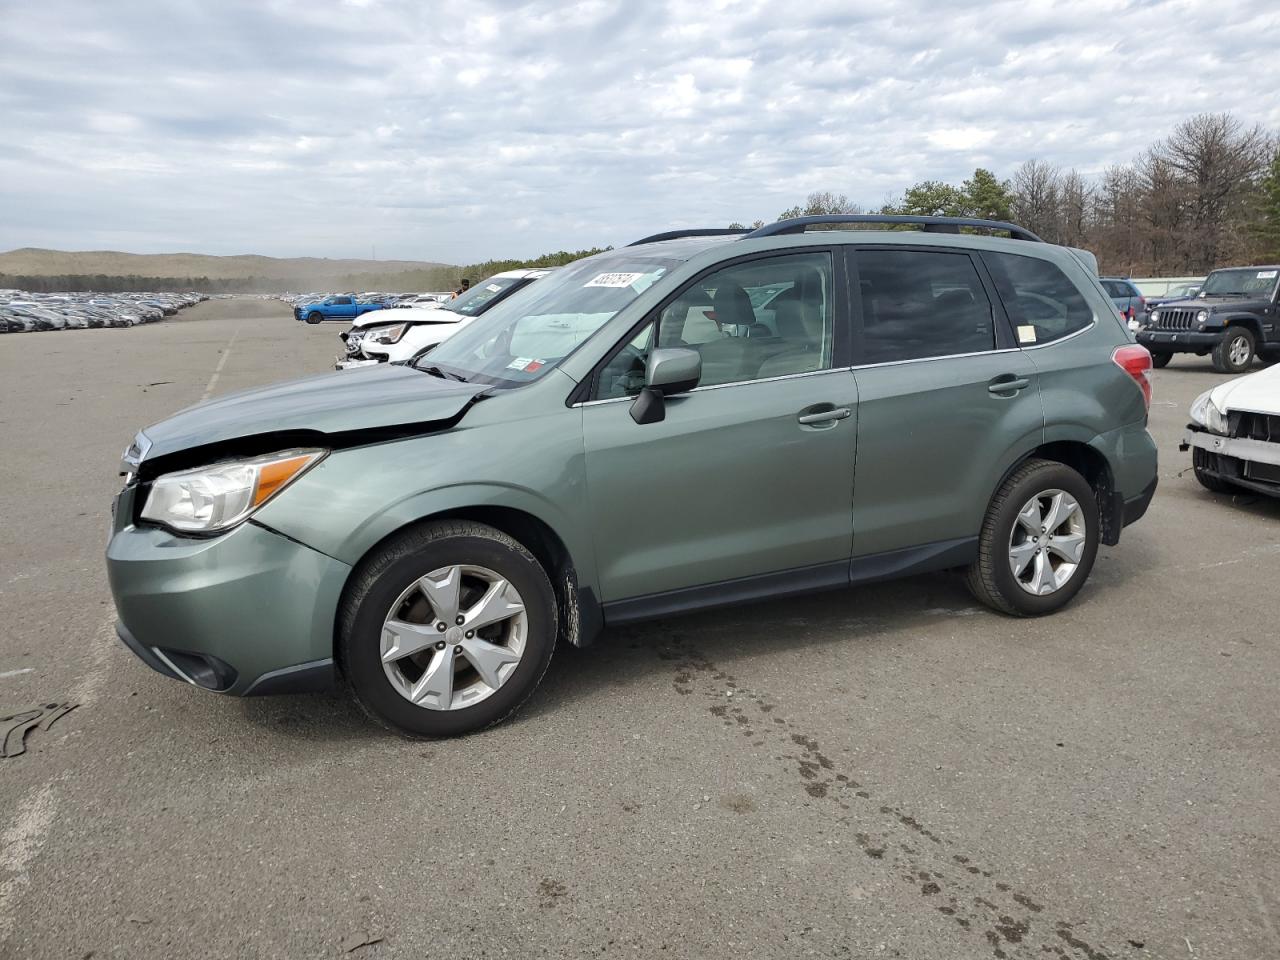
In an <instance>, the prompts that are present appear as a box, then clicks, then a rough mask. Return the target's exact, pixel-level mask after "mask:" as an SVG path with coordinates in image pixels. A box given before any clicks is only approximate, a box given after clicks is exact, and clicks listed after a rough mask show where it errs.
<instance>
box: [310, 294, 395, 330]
mask: <svg viewBox="0 0 1280 960" xmlns="http://www.w3.org/2000/svg"><path fill="white" fill-rule="evenodd" d="M383 306H384V305H383V304H382V303H379V302H378V301H376V300H357V299H356V298H355V297H353V296H351V295H349V294H342V295H340V296H333V297H325V298H324V299H323V300H320V301H318V302H316V303H300V304H298V305H297V306H296V307H294V308H293V318H294V319H295V320H305V321H307V323H319V322H320V321H321V320H354V319H355V318H356V317H358V316H361V315H362V314H366V313H368V312H369V311H370V310H381V309H382V308H383Z"/></svg>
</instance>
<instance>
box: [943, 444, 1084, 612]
mask: <svg viewBox="0 0 1280 960" xmlns="http://www.w3.org/2000/svg"><path fill="white" fill-rule="evenodd" d="M1059 495H1061V496H1059ZM1068 508H1070V512H1069V513H1068V512H1066V511H1067V510H1068ZM1055 520H1056V521H1057V522H1055ZM1042 522H1043V525H1041V524H1042ZM1029 524H1030V525H1029ZM1098 536H1099V523H1098V504H1097V499H1096V498H1095V496H1094V492H1093V488H1092V487H1090V486H1089V483H1088V481H1086V480H1085V478H1084V477H1082V476H1080V474H1078V473H1077V472H1076V471H1075V470H1072V469H1071V468H1070V467H1068V466H1066V465H1065V464H1061V463H1058V462H1056V461H1053V460H1038V459H1037V460H1028V461H1027V462H1026V463H1024V464H1023V465H1022V466H1021V467H1019V468H1018V469H1017V470H1015V471H1014V472H1013V475H1012V476H1010V477H1009V479H1008V480H1006V481H1005V482H1004V484H1003V486H1001V487H1000V489H999V490H998V491H997V492H996V495H995V496H994V497H992V499H991V504H990V506H988V507H987V515H986V518H985V519H984V520H983V522H982V532H981V533H980V534H979V536H978V559H977V560H975V561H974V562H973V564H972V565H971V566H970V567H969V569H968V571H967V574H966V578H965V579H966V583H967V584H968V586H969V590H970V591H971V592H972V593H973V595H974V596H975V597H976V598H977V599H978V600H980V601H981V602H982V603H984V604H986V605H987V606H989V607H991V608H992V609H994V610H998V611H1000V612H1001V613H1006V614H1009V615H1010V616H1014V617H1038V616H1043V615H1045V614H1048V613H1053V612H1054V611H1056V610H1058V609H1060V608H1062V607H1063V606H1065V605H1066V604H1067V603H1069V602H1070V601H1071V599H1072V597H1074V596H1075V595H1076V594H1077V593H1078V592H1079V591H1080V588H1081V587H1082V586H1084V582H1085V581H1086V580H1087V579H1088V578H1089V571H1090V570H1092V569H1093V561H1094V558H1095V557H1096V556H1097V553H1098ZM1018 563H1021V564H1022V568H1021V570H1020V571H1019V572H1016V573H1015V567H1016V565H1017V564H1018Z"/></svg>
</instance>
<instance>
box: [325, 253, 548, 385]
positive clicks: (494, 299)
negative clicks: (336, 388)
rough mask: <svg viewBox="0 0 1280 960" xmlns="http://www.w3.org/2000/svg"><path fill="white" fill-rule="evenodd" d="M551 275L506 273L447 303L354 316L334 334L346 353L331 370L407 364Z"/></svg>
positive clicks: (531, 271) (514, 271)
mask: <svg viewBox="0 0 1280 960" xmlns="http://www.w3.org/2000/svg"><path fill="white" fill-rule="evenodd" d="M550 272H551V269H541V270H507V271H505V272H503V273H496V274H494V275H493V276H492V277H490V278H489V279H488V280H485V281H484V282H483V283H479V284H477V285H476V286H474V287H472V288H471V289H470V290H468V291H467V292H466V293H464V294H462V296H460V297H458V298H457V299H454V300H450V301H448V302H447V303H442V304H438V305H434V306H427V305H422V306H417V305H415V306H413V307H410V308H396V309H393V310H376V311H374V312H373V313H367V314H365V315H364V316H362V317H359V318H358V319H357V320H356V322H355V323H354V324H353V325H352V327H351V329H350V330H348V331H346V332H345V333H341V334H339V336H340V337H341V338H342V340H343V342H344V343H345V344H346V348H347V349H346V354H345V356H340V357H338V359H337V362H336V363H335V364H334V368H335V369H337V370H350V369H351V368H353V367H369V366H374V365H376V364H379V363H412V362H413V361H415V360H417V359H418V358H419V357H421V356H424V355H425V354H426V352H427V351H428V350H430V349H432V348H433V347H436V346H438V345H439V344H440V343H442V342H443V341H445V340H447V339H448V338H449V337H451V336H453V335H454V334H455V333H457V332H458V331H459V330H461V329H463V328H464V327H466V326H467V324H469V323H471V321H473V320H474V319H475V318H476V317H478V316H480V315H481V314H483V313H484V312H485V311H487V310H489V309H490V308H492V307H494V306H497V305H498V304H499V303H501V302H502V301H503V300H505V299H507V297H509V296H511V295H512V294H513V293H515V292H516V291H517V290H519V289H521V288H522V287H526V286H528V285H529V284H531V283H533V281H535V280H537V279H538V278H539V277H545V276H546V275H547V274H548V273H550Z"/></svg>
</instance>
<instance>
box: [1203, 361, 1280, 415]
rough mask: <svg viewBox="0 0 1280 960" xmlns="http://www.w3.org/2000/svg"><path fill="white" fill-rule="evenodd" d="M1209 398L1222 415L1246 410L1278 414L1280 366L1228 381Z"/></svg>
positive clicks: (1279, 406)
mask: <svg viewBox="0 0 1280 960" xmlns="http://www.w3.org/2000/svg"><path fill="white" fill-rule="evenodd" d="M1209 397H1210V399H1212V400H1213V405H1214V406H1215V407H1217V408H1218V409H1219V410H1221V411H1222V412H1223V413H1230V412H1231V411H1233V410H1247V411H1248V412H1250V413H1267V414H1280V364H1277V365H1276V366H1274V367H1268V368H1267V369H1266V370H1260V371H1258V372H1257V373H1250V374H1246V375H1245V376H1243V377H1237V378H1236V379H1234V380H1228V381H1227V382H1226V383H1224V384H1221V385H1220V386H1217V387H1215V388H1214V389H1213V392H1212V393H1210V394H1209Z"/></svg>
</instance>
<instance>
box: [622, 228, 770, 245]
mask: <svg viewBox="0 0 1280 960" xmlns="http://www.w3.org/2000/svg"><path fill="white" fill-rule="evenodd" d="M750 232H751V231H750V230H749V229H748V228H746V227H743V228H742V229H741V230H739V229H736V228H731V229H721V228H719V227H704V228H702V229H700V230H668V231H667V232H666V233H655V234H654V235H653V236H651V237H643V238H642V239H640V240H637V241H635V242H634V243H628V244H627V246H628V247H638V246H640V244H642V243H658V242H659V241H661V240H679V239H681V238H682V237H740V236H742V235H743V234H744V233H750Z"/></svg>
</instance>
